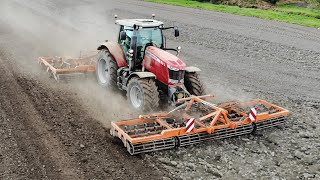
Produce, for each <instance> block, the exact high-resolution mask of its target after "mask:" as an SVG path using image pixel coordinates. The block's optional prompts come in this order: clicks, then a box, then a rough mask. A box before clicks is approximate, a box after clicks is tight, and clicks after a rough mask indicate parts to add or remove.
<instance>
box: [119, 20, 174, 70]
mask: <svg viewBox="0 0 320 180" xmlns="http://www.w3.org/2000/svg"><path fill="white" fill-rule="evenodd" d="M116 24H119V25H120V31H119V38H118V43H119V44H120V46H121V48H122V50H123V52H124V53H125V57H126V61H127V63H128V64H129V61H130V56H133V55H132V54H131V53H130V51H129V50H133V51H134V64H135V66H137V67H138V68H139V66H141V62H142V60H143V58H144V55H145V50H146V48H147V47H148V46H155V47H157V48H160V49H163V50H175V49H166V48H165V38H164V36H163V33H162V30H165V29H170V28H174V27H167V28H164V27H163V22H161V21H157V20H154V19H123V20H117V21H116ZM175 36H176V37H177V36H179V30H178V29H175Z"/></svg>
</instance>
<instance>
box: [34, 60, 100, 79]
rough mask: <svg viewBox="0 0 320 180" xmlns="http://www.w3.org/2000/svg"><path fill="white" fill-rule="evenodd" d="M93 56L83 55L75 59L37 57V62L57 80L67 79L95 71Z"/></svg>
mask: <svg viewBox="0 0 320 180" xmlns="http://www.w3.org/2000/svg"><path fill="white" fill-rule="evenodd" d="M95 56H96V55H91V56H85V57H81V58H77V59H72V58H70V59H68V58H64V57H57V56H56V57H39V58H38V62H39V64H40V65H41V66H42V67H44V68H45V69H46V71H47V72H48V73H50V74H51V75H52V77H54V78H55V80H57V81H68V80H71V79H74V78H77V77H83V76H86V75H87V74H89V73H93V72H95V70H96V68H95V61H96V59H95Z"/></svg>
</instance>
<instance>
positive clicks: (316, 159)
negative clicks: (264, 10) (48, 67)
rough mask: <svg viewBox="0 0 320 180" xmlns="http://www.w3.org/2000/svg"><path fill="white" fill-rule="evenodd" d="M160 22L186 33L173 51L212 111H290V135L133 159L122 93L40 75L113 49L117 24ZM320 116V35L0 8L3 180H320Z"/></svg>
mask: <svg viewBox="0 0 320 180" xmlns="http://www.w3.org/2000/svg"><path fill="white" fill-rule="evenodd" d="M152 13H155V14H156V15H157V17H158V19H160V20H162V21H164V22H165V23H166V24H167V25H168V26H172V25H174V26H178V27H180V32H181V36H180V37H179V38H177V39H175V38H174V37H173V36H172V32H171V31H168V32H166V34H167V43H168V46H171V47H176V46H178V45H180V46H182V48H183V49H182V52H181V59H183V60H184V61H186V62H187V64H189V65H194V66H197V67H199V68H200V69H202V73H201V77H202V80H203V81H204V84H205V85H206V89H207V91H208V92H209V93H212V94H214V95H215V96H216V98H214V99H212V101H214V102H215V103H219V102H225V101H230V100H238V101H245V100H252V99H255V98H260V99H265V100H267V101H269V102H271V103H275V104H277V105H279V106H282V107H284V108H286V109H288V110H289V111H290V112H291V115H290V117H289V118H288V120H287V124H286V125H284V126H281V127H277V128H273V129H269V130H265V131H261V132H256V133H255V134H251V135H246V136H242V137H236V138H231V139H226V140H219V141H213V142H207V143H203V144H199V145H194V146H189V147H185V148H179V149H172V150H168V151H161V152H154V153H149V154H146V155H145V156H130V155H129V154H128V153H127V152H126V149H125V148H123V146H122V145H120V144H116V143H114V142H113V141H112V139H111V137H110V135H109V132H108V129H109V128H110V122H111V121H118V120H121V119H128V118H134V117H136V116H137V114H136V112H133V111H132V109H130V108H129V107H128V105H127V102H126V99H125V97H124V96H123V95H122V94H120V93H114V92H111V91H109V90H105V89H102V88H100V87H99V86H98V85H97V83H96V81H95V79H94V78H93V79H88V80H84V81H80V82H79V81H78V82H72V83H68V84H65V83H56V82H55V81H54V80H53V79H50V78H49V76H48V74H46V73H45V72H44V71H42V70H41V69H40V68H39V67H38V64H37V61H36V59H37V57H38V56H46V55H50V56H51V55H62V56H73V57H76V56H78V54H79V51H80V50H81V51H83V50H86V51H91V50H95V48H96V47H97V46H98V45H99V43H100V42H101V41H103V40H105V39H111V40H113V39H114V35H113V33H114V32H116V26H115V25H114V22H113V19H112V17H113V16H112V15H113V14H118V16H119V18H143V17H149V16H150V15H151V14H152ZM319 116H320V30H319V29H316V28H311V27H304V26H298V25H293V24H287V23H283V22H277V21H270V20H263V19H258V18H251V17H244V16H238V15H231V14H225V13H218V12H213V11H203V10H195V9H190V8H183V7H175V6H167V5H160V4H153V3H146V2H143V1H135V0H119V1H118V0H117V1H111V0H110V1H109V0H103V1H102V0H101V1H95V2H91V1H90V2H89V1H85V0H78V1H68V2H66V1H62V0H43V1H37V2H36V1H28V2H26V1H22V0H12V1H11V0H10V1H9V0H5V1H1V2H0V179H320V173H319V172H320V153H319V149H320V139H319V137H320V122H319Z"/></svg>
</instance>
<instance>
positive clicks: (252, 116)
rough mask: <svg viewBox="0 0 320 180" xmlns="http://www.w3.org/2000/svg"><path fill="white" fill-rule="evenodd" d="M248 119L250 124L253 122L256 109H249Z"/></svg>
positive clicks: (255, 116)
mask: <svg viewBox="0 0 320 180" xmlns="http://www.w3.org/2000/svg"><path fill="white" fill-rule="evenodd" d="M249 118H250V120H251V122H254V121H255V120H256V119H257V109H256V108H251V109H250V112H249Z"/></svg>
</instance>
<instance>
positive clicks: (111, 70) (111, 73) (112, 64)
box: [96, 49, 118, 89]
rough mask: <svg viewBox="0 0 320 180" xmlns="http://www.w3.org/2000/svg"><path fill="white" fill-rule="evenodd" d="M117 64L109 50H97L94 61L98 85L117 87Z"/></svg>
mask: <svg viewBox="0 0 320 180" xmlns="http://www.w3.org/2000/svg"><path fill="white" fill-rule="evenodd" d="M117 70H118V65H117V63H116V61H115V60H114V58H113V57H112V55H111V54H110V52H109V51H108V50H107V49H103V50H101V51H100V52H99V54H98V57H97V63H96V76H97V81H98V83H99V85H100V86H102V87H104V88H109V87H111V88H113V89H117Z"/></svg>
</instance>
